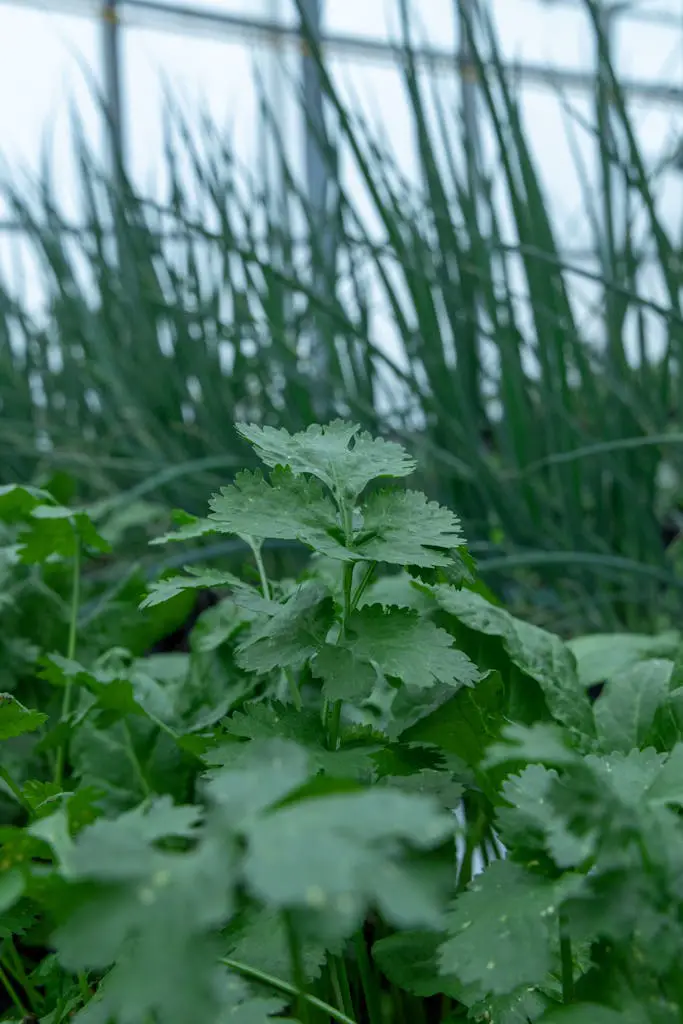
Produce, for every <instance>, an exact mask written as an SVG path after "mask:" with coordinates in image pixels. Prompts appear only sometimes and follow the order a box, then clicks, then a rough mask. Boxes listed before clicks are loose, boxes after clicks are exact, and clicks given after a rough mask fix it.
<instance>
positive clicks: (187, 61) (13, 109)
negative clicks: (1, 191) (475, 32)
mask: <svg viewBox="0 0 683 1024" xmlns="http://www.w3.org/2000/svg"><path fill="white" fill-rule="evenodd" d="M166 2H167V4H168V5H169V6H173V4H174V2H175V0H166ZM178 2H180V0H178ZM182 2H183V3H184V4H187V3H188V2H189V0H182ZM490 4H491V10H492V13H493V17H494V22H495V25H496V28H497V30H498V33H499V40H500V45H501V47H502V51H503V54H504V56H505V57H506V58H508V59H510V60H514V59H523V60H527V61H532V62H536V63H549V64H552V65H555V66H558V67H565V68H571V69H575V70H589V69H590V67H591V65H592V62H593V35H592V32H591V31H590V27H589V24H588V19H587V16H586V14H585V13H584V11H583V10H582V6H581V4H580V3H578V4H576V5H575V6H571V5H569V4H566V3H557V2H555V0H490ZM44 6H45V8H46V10H43V11H38V10H35V9H32V8H31V7H29V6H22V2H21V0H15V3H14V4H11V3H9V4H8V3H7V0H0V95H2V96H3V97H5V102H3V103H2V104H0V155H1V156H2V158H3V163H4V167H3V165H2V164H0V173H1V174H4V170H5V168H6V167H9V168H11V169H17V168H19V167H25V168H27V169H28V170H30V171H32V172H35V171H37V170H38V167H39V162H40V154H41V149H42V147H43V146H44V144H45V140H46V131H47V130H48V129H49V131H50V133H51V136H52V152H53V157H52V168H53V173H54V180H55V184H56V189H57V193H58V195H59V197H60V199H61V201H62V203H63V205H64V209H65V212H66V213H67V214H68V215H69V216H72V217H75V216H76V215H77V212H78V195H77V192H76V189H75V186H74V172H73V167H72V165H71V160H70V157H69V132H68V114H69V107H70V104H74V105H75V106H76V107H77V109H78V111H79V113H80V115H81V117H82V118H83V121H84V124H85V127H86V131H87V134H88V138H89V139H90V140H91V142H92V143H93V144H98V145H101V130H100V124H99V119H98V115H97V112H96V109H95V107H94V105H93V103H92V100H91V98H90V97H89V95H88V87H87V85H86V84H85V78H84V68H85V69H87V71H88V73H89V74H90V75H92V76H94V78H95V80H99V78H100V45H101V40H100V31H99V26H98V25H97V24H96V22H95V20H94V19H91V20H89V19H87V18H83V17H76V16H73V15H62V14H55V13H49V7H50V0H44ZM202 6H204V7H213V8H219V9H222V10H226V11H230V12H231V13H240V12H245V11H248V12H249V13H250V14H252V15H255V16H258V15H260V14H263V15H269V14H272V13H273V11H275V10H276V9H279V12H280V15H281V16H282V17H284V18H285V19H288V20H291V19H293V9H294V4H293V0H203V3H202ZM640 7H648V8H651V9H660V10H666V11H669V12H670V13H672V14H675V15H678V16H679V17H680V19H681V26H680V30H679V31H675V30H672V28H671V27H668V26H661V25H654V24H652V25H651V24H642V23H636V22H628V21H626V20H622V21H621V23H620V25H619V28H618V31H617V34H616V39H615V45H616V57H617V66H618V69H619V71H620V72H621V73H622V75H624V76H626V77H629V78H637V79H641V80H645V81H666V82H667V83H670V84H676V85H678V86H683V0H640ZM397 8H398V4H397V2H396V0H327V6H326V15H325V18H326V20H325V27H326V28H327V29H328V30H329V31H331V32H339V33H345V34H354V33H356V34H358V35H361V36H373V37H376V38H385V39H386V38H389V37H391V36H392V33H393V32H394V30H395V29H396V26H397V20H398V19H397V13H396V12H397ZM417 8H418V9H419V12H420V14H419V25H420V32H421V34H422V35H423V37H425V38H426V39H427V40H428V41H429V42H431V43H434V44H437V45H441V46H449V45H453V43H454V41H455V19H454V15H453V0H419V4H418V5H417ZM122 49H123V78H124V91H125V101H126V107H125V113H126V120H127V127H128V138H129V158H130V165H131V168H132V174H133V177H134V180H135V181H136V183H137V184H138V185H139V186H140V187H141V188H142V189H143V190H144V191H146V192H149V193H151V194H157V195H159V194H160V190H162V189H163V173H162V170H163V163H162V159H161V155H162V149H161V147H162V133H161V117H160V111H161V106H162V88H163V85H164V82H166V83H170V84H171V86H172V89H173V91H174V92H175V94H176V95H178V96H180V97H182V98H184V100H185V105H186V106H187V104H190V105H191V104H192V103H194V102H197V101H198V100H199V101H200V102H202V103H203V104H205V105H208V108H209V110H210V111H211V114H212V115H213V117H214V118H215V119H216V120H217V121H218V122H219V123H220V124H230V125H231V126H232V130H233V132H234V139H235V143H236V145H237V147H238V150H239V152H240V153H241V154H243V156H244V158H245V159H246V160H249V158H250V156H251V157H252V159H254V158H255V153H256V150H255V136H254V131H253V125H254V123H255V121H256V93H255V89H254V85H253V75H252V69H253V66H254V59H255V58H256V60H257V62H258V63H259V65H260V67H261V68H262V69H263V68H267V67H270V73H271V74H275V72H274V71H273V64H272V58H271V63H270V65H268V58H267V52H266V51H263V52H262V53H257V52H256V51H255V50H254V48H253V47H252V48H251V49H250V50H248V49H247V47H246V46H245V45H244V44H242V43H240V42H236V41H230V40H229V39H212V38H209V37H207V36H206V35H201V36H200V35H197V36H196V37H192V36H190V35H182V34H173V33H172V32H161V31H155V30H152V29H148V28H132V27H131V28H127V29H126V30H125V33H124V38H123V47H122ZM292 66H295V65H292ZM332 66H333V70H334V72H335V75H336V76H337V80H338V81H339V82H340V84H341V85H342V87H343V88H344V89H345V90H346V91H347V94H348V95H352V94H353V95H356V96H359V97H360V98H361V100H362V101H363V103H364V105H365V106H366V109H367V110H368V111H369V112H371V113H374V114H376V115H377V114H378V115H379V118H380V121H381V126H382V129H383V131H384V132H385V134H386V135H387V137H388V138H389V139H390V141H391V143H392V145H393V147H394V150H395V152H396V154H397V155H398V156H399V159H400V160H401V161H402V163H403V165H404V167H405V168H406V170H407V171H410V169H411V168H412V167H414V164H415V162H414V160H413V159H412V154H413V139H412V132H411V126H410V120H409V117H408V113H407V107H406V103H405V99H404V96H403V91H402V88H401V80H400V75H399V73H398V71H397V70H396V69H394V68H392V67H389V66H386V65H381V66H373V65H372V64H370V63H368V62H364V63H362V64H361V63H358V62H353V61H350V60H349V59H347V58H343V59H342V58H335V59H334V60H333V62H332ZM279 81H280V82H282V81H284V79H283V78H282V77H280V79H279ZM442 85H443V90H444V93H443V95H444V96H445V97H448V96H453V98H454V99H455V97H456V92H455V86H454V81H452V82H450V83H449V82H447V81H444V82H443V83H442ZM349 89H350V90H351V91H348V90H349ZM520 95H521V102H522V111H523V116H524V120H525V126H526V129H527V132H528V135H529V137H530V139H531V143H532V146H533V149H534V153H535V155H536V158H537V161H538V163H539V166H540V169H541V171H542V174H543V179H544V183H545V187H546V191H547V194H548V197H549V199H550V201H551V203H552V206H553V210H554V213H555V216H556V222H557V224H558V226H559V228H560V229H561V231H562V232H563V234H564V236H565V237H566V239H567V241H569V242H571V243H572V244H573V245H578V246H580V245H581V244H582V243H585V242H586V241H587V240H588V238H589V231H588V220H587V216H586V211H585V207H584V203H583V200H582V194H581V187H580V174H579V171H578V169H577V166H576V162H575V156H574V152H573V150H572V143H571V139H570V137H569V136H568V133H567V115H566V112H563V109H562V106H561V103H560V102H559V99H558V96H557V95H555V94H554V93H553V92H552V91H550V90H548V89H544V88H541V87H539V86H530V85H523V86H521V91H520ZM566 99H567V101H568V102H569V104H570V106H571V109H572V110H573V111H574V115H575V116H578V117H580V118H584V119H586V120H587V121H591V120H592V119H593V118H592V111H591V100H590V97H589V96H587V95H586V94H585V93H581V92H576V93H575V94H568V95H567V97H566ZM281 110H282V118H283V123H284V125H285V131H286V133H287V136H288V138H290V139H291V140H292V144H293V147H294V148H293V153H292V155H293V156H294V157H295V158H296V157H298V156H299V155H300V152H301V148H300V147H301V133H300V131H298V124H297V119H296V114H295V110H294V108H293V106H291V105H288V104H287V103H286V101H285V102H283V103H282V106H281ZM632 111H633V116H634V122H635V125H636V129H637V132H638V137H639V140H640V143H641V145H642V147H643V149H644V151H645V153H646V154H647V156H648V158H649V159H651V160H656V159H657V158H658V157H659V156H660V155H661V154H662V152H663V150H665V149H666V148H667V146H670V145H671V144H672V141H673V140H678V141H680V140H681V139H683V109H677V108H674V107H672V106H656V105H654V104H651V103H650V104H648V105H644V104H642V103H636V102H634V103H633V105H632ZM574 132H575V143H574V144H575V145H576V146H578V152H579V154H580V156H581V159H582V161H583V162H584V163H585V165H586V166H587V168H588V172H589V179H590V181H591V185H592V186H593V187H595V188H596V189H597V177H596V170H597V168H596V162H595V157H594V149H593V146H592V142H591V138H590V135H589V133H587V132H586V131H585V130H583V129H582V128H581V127H580V125H578V124H577V123H576V122H574ZM485 135H486V133H485ZM484 142H485V146H486V145H490V138H489V137H488V136H487V137H485V139H484ZM345 173H346V174H347V175H348V178H347V184H348V187H349V188H351V190H352V191H353V190H354V189H356V190H357V189H358V181H357V176H356V177H354V174H353V171H352V170H351V169H348V168H347V169H346V171H345ZM359 201H360V199H359ZM660 204H661V205H660V209H661V211H662V213H663V214H664V218H665V223H666V224H667V226H670V227H671V229H672V230H674V231H675V232H676V233H677V234H678V233H680V225H681V222H682V220H683V175H682V174H677V175H676V174H673V173H670V174H668V175H667V176H666V178H665V181H664V183H663V188H662V192H661V200H660ZM6 217H7V210H6V209H3V207H2V200H1V199H0V221H1V220H3V219H4V218H6ZM10 250H11V252H10ZM16 251H17V246H16V238H15V239H14V241H12V242H11V243H10V235H9V233H8V232H6V231H2V230H0V271H1V270H2V269H3V268H4V271H5V273H13V272H14V270H15V258H16ZM27 277H28V285H27V286H28V287H29V290H31V273H30V270H29V271H28V275H27Z"/></svg>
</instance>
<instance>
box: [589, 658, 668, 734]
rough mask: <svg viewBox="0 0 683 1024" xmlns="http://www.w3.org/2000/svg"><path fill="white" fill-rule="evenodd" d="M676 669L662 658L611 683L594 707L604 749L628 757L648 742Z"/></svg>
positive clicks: (632, 669)
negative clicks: (636, 748) (633, 749)
mask: <svg viewBox="0 0 683 1024" xmlns="http://www.w3.org/2000/svg"><path fill="white" fill-rule="evenodd" d="M672 667H673V663H672V662H671V661H667V660H664V659H662V658H659V659H652V660H650V661H641V662H639V663H637V664H635V665H633V666H632V667H631V668H630V669H626V670H624V671H623V672H621V673H619V674H617V675H615V676H612V678H610V679H609V680H608V682H607V684H606V686H605V689H604V690H603V692H602V694H601V695H600V697H599V699H598V700H597V701H596V703H595V705H594V707H593V714H594V716H595V725H596V731H597V735H598V742H599V744H600V749H601V750H604V751H605V753H610V752H612V751H617V750H618V751H621V752H622V753H624V754H627V753H628V752H629V750H631V749H632V748H633V747H640V746H642V745H643V744H644V743H645V742H647V739H648V735H649V732H650V730H651V728H652V724H653V722H654V719H655V715H656V713H657V710H658V708H659V707H660V706H661V705H662V704H664V702H665V701H666V698H667V694H668V691H669V681H670V679H671V669H672Z"/></svg>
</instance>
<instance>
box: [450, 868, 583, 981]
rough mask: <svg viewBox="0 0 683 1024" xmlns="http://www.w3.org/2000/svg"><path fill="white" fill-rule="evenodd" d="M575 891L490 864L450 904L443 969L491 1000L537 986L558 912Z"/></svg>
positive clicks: (549, 962) (571, 884)
mask: <svg viewBox="0 0 683 1024" xmlns="http://www.w3.org/2000/svg"><path fill="white" fill-rule="evenodd" d="M576 886H577V882H576V880H574V879H572V878H568V879H564V880H561V881H559V882H553V881H552V880H550V879H547V878H543V877H542V876H540V875H532V874H530V873H529V872H528V871H525V870H524V868H522V867H520V865H518V864H515V863H513V862H512V861H510V860H502V861H494V862H493V864H491V865H489V867H488V868H487V869H486V870H485V871H484V873H483V874H482V875H479V876H478V877H477V878H476V879H475V881H474V882H472V883H471V885H470V887H469V889H468V890H467V891H466V892H465V893H463V894H462V895H461V896H459V897H458V898H457V899H456V900H455V903H454V904H453V908H452V910H451V912H450V914H449V916H448V931H449V933H450V935H451V938H449V939H448V940H447V941H446V942H445V943H444V944H443V946H442V947H441V951H440V963H441V970H442V971H444V972H445V973H446V974H455V975H457V977H458V978H460V980H461V981H463V982H465V983H466V984H472V985H478V986H479V987H480V988H481V990H482V991H483V992H485V993H487V994H493V995H505V994H507V993H511V992H514V991H515V989H518V988H520V987H521V986H522V985H539V984H541V983H542V982H543V981H544V980H545V978H546V976H547V974H548V972H549V971H550V970H551V968H552V967H553V963H554V960H553V949H554V945H553V944H554V938H555V933H556V930H557V907H558V905H559V903H560V902H561V900H562V899H563V898H564V896H565V894H569V893H570V892H571V891H572V888H576Z"/></svg>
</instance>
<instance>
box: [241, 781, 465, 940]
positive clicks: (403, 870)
mask: <svg viewBox="0 0 683 1024" xmlns="http://www.w3.org/2000/svg"><path fill="white" fill-rule="evenodd" d="M453 830H454V820H453V816H452V815H451V814H448V813H445V812H443V811H442V810H441V809H440V808H439V806H438V804H437V803H436V802H435V801H432V800H430V799H429V798H426V797H420V796H416V795H413V794H408V793H400V792H397V791H394V790H391V789H384V788H383V789H382V790H381V792H380V791H376V790H370V791H368V792H363V793H348V794H347V793H344V794H338V795H333V796H329V797H324V798H319V799H309V800H304V801H302V802H300V803H297V804H290V805H287V806H285V807H282V808H280V809H278V810H275V811H273V812H271V814H269V815H268V816H267V817H265V818H260V819H259V820H258V821H255V822H254V824H253V825H252V827H251V828H250V830H249V835H248V846H249V850H248V853H247V857H246V860H245V877H246V879H247V883H248V885H249V887H250V889H251V891H252V892H253V894H254V895H255V896H256V897H257V898H259V899H261V900H263V901H265V902H266V903H268V904H270V905H271V906H276V907H281V908H290V909H302V910H305V909H308V910H320V911H327V912H329V913H330V914H332V915H333V916H334V919H335V920H336V922H337V928H338V934H340V935H345V934H346V935H348V934H350V933H351V932H352V931H353V930H354V929H355V928H356V927H357V926H358V924H359V923H360V920H361V919H362V916H363V914H364V913H365V910H366V909H367V907H368V906H369V905H373V904H374V905H376V906H378V907H379V909H380V911H381V913H382V914H383V916H385V917H386V918H387V920H389V921H391V922H392V923H394V924H396V925H397V926H400V927H411V926H412V927H438V926H439V923H440V921H441V906H442V899H443V893H444V889H443V887H444V886H447V885H448V884H449V875H450V869H449V870H448V871H447V872H446V873H445V874H442V873H441V872H439V871H438V870H436V866H435V865H434V864H432V863H430V864H429V867H428V869H427V867H426V866H425V868H424V870H421V869H420V863H419V861H418V862H415V861H414V860H413V859H410V858H408V857H407V853H408V850H409V849H410V847H412V848H414V849H420V848H421V849H423V850H426V849H430V848H432V847H435V846H438V845H440V843H442V842H443V841H444V840H445V839H446V837H447V836H449V835H451V834H452V833H453Z"/></svg>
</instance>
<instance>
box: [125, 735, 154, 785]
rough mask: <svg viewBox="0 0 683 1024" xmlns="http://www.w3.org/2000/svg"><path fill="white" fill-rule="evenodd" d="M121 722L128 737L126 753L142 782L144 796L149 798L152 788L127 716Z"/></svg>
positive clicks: (138, 778) (139, 780)
mask: <svg viewBox="0 0 683 1024" xmlns="http://www.w3.org/2000/svg"><path fill="white" fill-rule="evenodd" d="M121 724H122V726H123V732H124V735H125V737H126V753H127V754H128V760H129V761H130V763H131V765H132V767H133V771H134V772H135V775H136V777H137V780H138V782H139V783H140V789H141V790H142V793H143V796H144V797H145V799H147V798H148V797H150V796H151V795H152V790H151V789H150V785H149V783H148V782H147V779H146V778H145V773H144V772H143V770H142V765H141V764H140V758H139V757H138V755H137V752H136V750H135V744H134V743H133V737H132V735H131V731H130V726H129V725H128V722H127V721H126V719H125V718H123V719H122V720H121Z"/></svg>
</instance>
